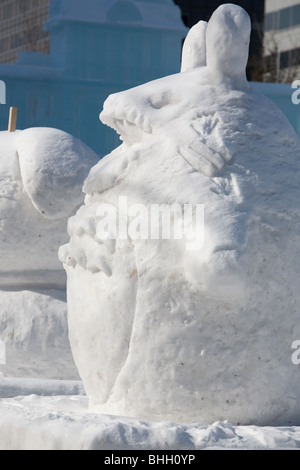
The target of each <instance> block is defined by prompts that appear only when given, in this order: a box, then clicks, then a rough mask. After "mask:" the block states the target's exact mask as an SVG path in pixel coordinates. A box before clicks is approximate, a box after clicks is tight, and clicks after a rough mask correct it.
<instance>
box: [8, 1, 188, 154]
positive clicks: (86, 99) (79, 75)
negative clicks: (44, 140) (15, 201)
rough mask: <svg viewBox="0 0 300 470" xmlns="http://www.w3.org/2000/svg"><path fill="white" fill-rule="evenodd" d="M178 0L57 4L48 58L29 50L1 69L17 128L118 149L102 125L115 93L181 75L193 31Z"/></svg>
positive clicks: (53, 5) (99, 149) (51, 20)
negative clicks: (60, 133)
mask: <svg viewBox="0 0 300 470" xmlns="http://www.w3.org/2000/svg"><path fill="white" fill-rule="evenodd" d="M180 15H181V13H180V9H179V7H178V6H176V5H175V4H174V3H173V1H172V0H147V1H144V0H84V1H83V0H51V3H50V11H49V19H48V21H47V22H46V23H45V25H44V27H45V29H46V30H48V31H49V32H50V51H51V52H50V54H49V55H48V54H42V53H37V52H31V51H23V52H21V53H20V54H19V57H18V61H17V62H16V63H14V64H0V80H3V81H4V82H5V84H6V93H7V94H6V105H1V106H0V130H6V129H7V122H8V114H9V111H8V109H9V106H16V107H18V110H19V111H18V128H19V129H24V128H28V127H42V126H46V127H55V128H59V129H62V130H64V131H66V132H69V133H70V134H72V135H74V136H76V137H78V138H80V139H81V140H82V141H84V142H85V143H87V144H88V145H89V146H90V147H92V148H93V149H94V150H95V151H96V152H97V153H98V154H99V155H104V154H106V153H108V152H109V151H111V150H112V149H113V148H115V146H116V143H117V142H118V137H117V136H116V133H115V132H114V131H112V130H110V129H109V128H107V127H106V126H104V125H102V124H101V122H100V121H99V113H100V112H101V110H102V106H103V102H104V101H105V99H106V98H107V96H108V95H109V94H111V93H115V92H117V91H120V90H124V89H127V88H131V87H134V86H137V85H139V84H141V83H145V82H148V81H149V80H153V79H156V78H159V77H162V76H165V75H169V74H172V73H176V72H178V71H179V70H180V60H181V48H182V41H183V39H184V37H185V36H186V34H187V29H186V28H185V26H184V25H183V23H182V20H181V16H180Z"/></svg>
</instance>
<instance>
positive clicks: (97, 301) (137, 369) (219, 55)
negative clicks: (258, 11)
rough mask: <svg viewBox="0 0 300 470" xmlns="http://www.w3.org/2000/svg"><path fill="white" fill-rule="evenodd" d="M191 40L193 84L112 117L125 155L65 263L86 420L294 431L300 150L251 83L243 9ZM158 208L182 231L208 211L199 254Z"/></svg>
mask: <svg viewBox="0 0 300 470" xmlns="http://www.w3.org/2000/svg"><path fill="white" fill-rule="evenodd" d="M205 29H207V31H206V45H205V44H198V42H197V41H198V40H199V39H198V38H204V31H205ZM190 35H191V36H188V38H187V40H186V46H185V48H184V57H183V67H182V70H183V72H182V73H179V74H176V75H173V76H169V77H166V78H162V79H160V80H156V81H153V82H150V83H147V84H146V85H142V86H140V87H137V88H134V89H132V90H129V91H126V92H122V93H118V94H115V95H111V96H110V97H109V98H108V99H107V101H106V102H105V103H104V109H103V111H102V113H101V115H100V117H101V120H102V122H104V123H105V124H107V125H109V126H111V127H112V128H114V129H115V130H116V131H117V132H118V133H119V134H120V137H121V140H123V143H122V145H120V146H119V147H118V148H117V149H116V150H114V151H113V152H112V153H111V154H110V155H107V156H106V157H105V158H104V159H103V160H101V161H100V162H99V163H98V164H97V165H96V166H95V167H94V168H92V170H91V171H90V174H89V176H88V178H87V180H86V182H85V185H84V191H85V193H86V199H85V204H84V205H83V206H82V207H81V208H80V209H79V211H78V212H77V214H76V216H74V217H72V218H71V219H70V220H69V225H68V230H69V235H70V241H69V243H68V244H67V245H65V246H62V247H61V249H60V259H61V261H62V262H63V263H64V266H65V269H66V271H67V277H68V310H69V313H68V316H69V332H70V341H71V347H72V351H73V355H74V359H75V362H76V364H77V367H78V370H79V373H80V375H81V377H82V380H83V383H84V386H85V389H86V392H87V394H88V396H89V399H90V408H91V410H97V411H99V412H103V413H109V414H123V415H130V416H136V417H140V418H148V419H149V418H150V419H158V420H172V421H177V422H183V423H187V422H195V421H200V422H207V423H211V422H214V421H216V420H225V419H228V420H230V421H231V422H234V423H241V424H242V423H244V424H251V423H254V424H258V425H267V424H274V425H275V424H276V425H280V424H282V425H285V424H289V423H294V424H299V422H300V404H299V403H300V401H299V393H300V380H299V379H300V369H299V367H298V368H297V367H296V366H295V365H293V363H292V361H291V356H292V350H291V345H292V342H293V340H294V339H297V338H300V325H299V321H298V316H299V307H300V293H299V292H300V290H299V286H298V283H299V281H298V279H299V275H300V263H299V259H300V223H299V197H300V188H299V175H300V158H299V157H300V142H299V139H298V137H297V136H296V134H295V132H294V131H293V129H292V128H291V126H290V124H289V123H288V121H287V119H286V118H285V117H284V116H283V114H282V113H281V112H280V111H279V110H278V109H277V108H276V107H275V106H274V105H273V104H272V103H271V102H270V101H269V100H268V99H266V98H265V97H263V96H262V95H260V94H259V93H258V92H256V91H255V90H254V89H253V88H252V87H251V86H250V84H249V83H248V82H247V80H246V75H245V66H246V63H247V57H248V46H249V38H250V20H249V17H248V15H247V13H246V12H245V11H244V10H243V9H241V8H240V7H238V6H236V5H232V4H226V5H223V6H221V7H220V8H218V9H217V10H216V11H215V13H214V14H213V15H212V17H211V19H210V21H209V23H208V25H207V26H206V25H205V23H199V24H198V25H197V26H196V27H195V28H193V29H192V30H191V32H190ZM194 41H196V43H195V42H194ZM205 50H206V53H207V54H206V55H207V61H206V62H205V60H204V56H205V53H204V51H205ZM198 51H199V60H198V59H197V53H198ZM193 67H196V68H193ZM174 205H175V206H174ZM187 205H188V206H187ZM157 206H159V209H161V212H162V213H163V215H164V217H165V219H163V220H164V221H166V220H167V219H168V216H169V219H170V220H171V221H172V222H174V223H176V222H178V221H179V222H180V217H178V218H177V215H178V213H176V209H177V210H178V208H181V215H182V214H184V215H185V211H186V208H187V209H190V214H192V216H195V215H197V208H198V207H202V208H203V207H204V222H205V223H204V241H203V240H202V238H201V233H200V237H199V236H196V238H195V240H194V242H193V243H192V244H191V245H190V244H189V243H188V242H190V241H191V239H190V236H191V234H192V233H193V230H192V228H193V225H192V224H191V223H187V224H186V225H184V227H185V228H184V230H183V231H182V232H181V235H182V237H179V236H173V237H172V236H171V232H170V236H169V239H167V238H168V237H163V236H162V235H161V234H160V235H159V236H156V235H157V232H155V230H154V231H153V223H154V219H153V218H152V215H153V212H152V209H153V207H155V208H157ZM191 207H192V209H191ZM167 208H169V213H168V211H167ZM182 208H183V209H182ZM113 210H114V213H113ZM112 213H113V216H111V215H112ZM109 214H110V215H109ZM176 214H177V215H176ZM171 215H173V219H172V217H171ZM114 216H116V217H114ZM192 216H191V217H192ZM110 217H111V218H110ZM116 219H117V221H118V224H115V223H114V221H115V220H116ZM194 220H196V222H197V218H196V219H194ZM155 221H156V222H157V221H158V225H162V223H163V221H162V220H159V219H155ZM104 222H105V223H104ZM181 222H182V219H181ZM184 222H185V219H184ZM189 222H191V219H189ZM105 224H106V225H105ZM124 227H125V228H126V230H125V232H124ZM176 227H177V226H176V225H174V234H175V235H178V233H179V232H177V228H176ZM120 228H121V229H122V230H120ZM145 228H148V229H149V230H148V232H147V235H148V236H145V231H146V230H145ZM154 228H157V227H154ZM196 228H197V224H196ZM172 233H173V232H172ZM153 234H154V235H155V236H153ZM138 235H140V236H138ZM196 235H197V233H196ZM198 235H199V234H198Z"/></svg>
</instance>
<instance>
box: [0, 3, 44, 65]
mask: <svg viewBox="0 0 300 470" xmlns="http://www.w3.org/2000/svg"><path fill="white" fill-rule="evenodd" d="M48 10H49V0H0V63H12V62H15V61H16V60H17V57H18V52H19V51H21V50H24V49H29V50H33V51H40V52H45V53H47V52H49V34H48V32H46V31H44V30H43V24H44V22H45V21H46V20H47V18H48Z"/></svg>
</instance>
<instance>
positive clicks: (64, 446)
mask: <svg viewBox="0 0 300 470" xmlns="http://www.w3.org/2000/svg"><path fill="white" fill-rule="evenodd" d="M42 384H43V386H44V385H45V384H44V383H42ZM72 385H73V389H72V387H71V386H70V387H69V388H68V386H67V385H66V391H73V393H74V386H75V385H76V384H72ZM1 389H2V381H1V379H0V396H1V391H2V390H1ZM20 389H21V390H23V389H24V385H23V384H20ZM48 390H49V387H48ZM56 390H57V388H56ZM0 414H1V420H0V449H1V450H3V449H4V450H103V451H108V450H115V451H119V452H120V451H121V455H122V451H127V452H128V451H132V455H135V451H138V450H145V451H149V450H155V451H157V450H164V451H168V450H169V451H172V450H175V453H176V454H178V451H181V453H182V454H183V455H184V451H197V450H223V449H225V450H272V449H273V450H279V449H283V450H293V449H299V448H300V428H299V427H271V426H266V427H258V426H234V425H233V424H231V423H230V422H228V421H227V422H221V421H217V422H215V423H213V424H211V425H205V424H201V423H193V424H189V425H185V424H177V423H172V422H167V421H146V420H138V419H133V418H129V417H122V416H111V415H100V414H95V413H89V410H88V399H87V397H86V396H84V395H80V394H77V393H76V395H69V396H68V395H67V396H66V395H65V394H64V395H57V396H46V397H45V396H40V395H39V394H35V395H26V396H21V395H19V396H16V397H15V398H0ZM153 454H155V452H153ZM116 455H118V456H119V455H120V454H119V453H116ZM126 455H128V454H126ZM169 455H172V454H169ZM104 456H108V457H110V458H111V454H109V452H105V453H104ZM145 456H146V454H145ZM140 458H146V457H144V456H143V455H142V456H140ZM197 458H198V459H199V456H197ZM140 464H142V463H141V462H140Z"/></svg>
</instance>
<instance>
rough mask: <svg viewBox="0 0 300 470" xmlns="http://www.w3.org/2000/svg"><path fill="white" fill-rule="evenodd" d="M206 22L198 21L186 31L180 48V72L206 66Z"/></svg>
mask: <svg viewBox="0 0 300 470" xmlns="http://www.w3.org/2000/svg"><path fill="white" fill-rule="evenodd" d="M206 30H207V22H206V21H199V23H197V24H195V25H194V26H193V27H192V28H191V29H190V31H189V32H188V35H187V37H186V38H185V41H184V44H183V48H182V60H181V72H187V71H188V70H193V69H196V68H197V67H205V66H206Z"/></svg>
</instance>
